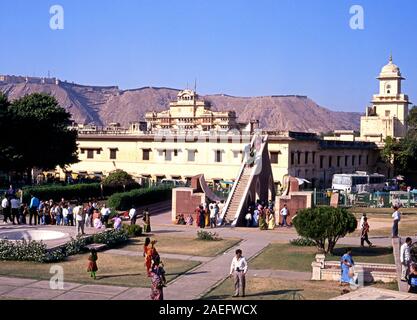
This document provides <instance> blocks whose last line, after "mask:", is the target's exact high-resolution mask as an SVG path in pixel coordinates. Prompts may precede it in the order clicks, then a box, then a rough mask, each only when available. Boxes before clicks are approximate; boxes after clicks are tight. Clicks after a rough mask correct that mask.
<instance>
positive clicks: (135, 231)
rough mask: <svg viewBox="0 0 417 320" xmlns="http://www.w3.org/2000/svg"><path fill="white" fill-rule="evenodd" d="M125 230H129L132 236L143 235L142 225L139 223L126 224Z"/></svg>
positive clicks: (129, 234) (128, 233) (128, 232)
mask: <svg viewBox="0 0 417 320" xmlns="http://www.w3.org/2000/svg"><path fill="white" fill-rule="evenodd" d="M123 230H125V231H126V232H127V235H128V236H129V237H131V238H132V237H139V236H141V235H142V227H141V226H139V225H137V224H134V225H130V224H124V225H123Z"/></svg>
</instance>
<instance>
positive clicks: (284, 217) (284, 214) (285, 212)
mask: <svg viewBox="0 0 417 320" xmlns="http://www.w3.org/2000/svg"><path fill="white" fill-rule="evenodd" d="M280 214H281V216H282V226H283V227H288V224H287V217H288V208H287V205H286V204H284V207H283V208H282V209H281V212H280Z"/></svg>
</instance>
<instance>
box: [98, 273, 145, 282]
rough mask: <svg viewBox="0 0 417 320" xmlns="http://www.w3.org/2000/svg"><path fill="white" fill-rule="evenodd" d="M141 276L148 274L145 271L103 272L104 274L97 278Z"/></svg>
mask: <svg viewBox="0 0 417 320" xmlns="http://www.w3.org/2000/svg"><path fill="white" fill-rule="evenodd" d="M138 276H139V277H140V276H146V275H144V274H143V273H123V274H103V275H97V280H102V279H109V278H121V277H138Z"/></svg>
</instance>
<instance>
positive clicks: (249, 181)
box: [232, 135, 268, 227]
mask: <svg viewBox="0 0 417 320" xmlns="http://www.w3.org/2000/svg"><path fill="white" fill-rule="evenodd" d="M256 137H257V136H256V135H255V136H254V139H255V138H256ZM261 138H262V147H261V149H260V152H259V154H260V156H261V157H260V162H255V165H254V166H253V168H252V170H251V171H250V175H249V179H248V182H247V185H246V187H245V191H244V193H243V196H242V198H241V199H240V202H239V206H238V208H237V211H236V213H235V217H234V219H233V222H232V227H236V224H237V222H238V220H239V216H240V214H241V213H242V210H243V206H244V205H245V203H246V196H247V194H248V193H249V189H250V186H251V184H252V180H253V177H254V176H255V174H254V173H255V172H257V169H258V167H259V165H262V155H263V153H264V150H265V146H266V143H267V141H268V135H266V136H264V137H262V136H261ZM252 146H253V145H252Z"/></svg>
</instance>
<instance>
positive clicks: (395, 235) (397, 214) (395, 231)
mask: <svg viewBox="0 0 417 320" xmlns="http://www.w3.org/2000/svg"><path fill="white" fill-rule="evenodd" d="M393 209H394V213H393V214H392V219H393V224H392V237H393V238H398V223H399V222H400V221H401V212H400V211H398V207H397V206H394V207H393Z"/></svg>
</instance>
